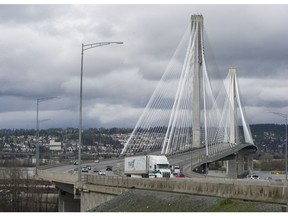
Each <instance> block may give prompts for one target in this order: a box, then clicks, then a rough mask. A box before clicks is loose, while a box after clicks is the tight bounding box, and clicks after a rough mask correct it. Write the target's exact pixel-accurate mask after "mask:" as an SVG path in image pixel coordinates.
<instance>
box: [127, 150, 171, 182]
mask: <svg viewBox="0 0 288 216" xmlns="http://www.w3.org/2000/svg"><path fill="white" fill-rule="evenodd" d="M124 174H125V175H126V176H128V177H140V178H163V177H167V178H170V177H173V174H172V173H171V170H170V164H169V161H168V159H167V157H166V156H164V155H139V156H130V157H125V159H124Z"/></svg>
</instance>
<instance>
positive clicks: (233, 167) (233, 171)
mask: <svg viewBox="0 0 288 216" xmlns="http://www.w3.org/2000/svg"><path fill="white" fill-rule="evenodd" d="M226 174H227V176H228V177H229V178H237V162H236V158H234V159H231V160H227V161H226Z"/></svg>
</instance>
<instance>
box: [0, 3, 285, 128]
mask: <svg viewBox="0 0 288 216" xmlns="http://www.w3.org/2000/svg"><path fill="white" fill-rule="evenodd" d="M287 11H288V6H287V5H196V4H194V5H129V4H125V5H97V4H94V5H3V4H2V5H0V32H1V34H0V49H1V52H0V128H35V127H36V99H37V98H44V97H50V96H59V97H61V99H54V100H49V101H45V102H41V103H40V106H39V119H40V120H44V119H49V121H43V122H41V123H40V128H51V127H64V128H65V127H78V122H79V86H80V85H79V83H80V57H81V55H80V54H81V44H82V43H85V44H87V43H94V42H105V41H123V42H124V44H123V45H115V44H113V45H110V46H103V47H98V48H95V49H91V50H87V51H85V53H84V83H83V97H84V100H83V127H84V128H89V127H134V126H135V124H136V122H137V120H138V118H139V117H140V115H141V112H142V111H143V108H144V107H145V105H146V103H147V101H148V99H149V98H150V96H151V94H152V93H153V90H154V89H155V87H156V85H157V83H158V81H159V80H160V78H161V76H162V74H163V73H164V71H165V68H166V66H167V64H168V63H169V60H170V59H171V57H172V55H173V53H174V51H175V50H176V47H177V45H178V43H179V42H180V40H181V38H182V36H183V34H184V32H185V30H186V28H187V26H188V25H189V23H190V16H191V15H193V14H202V15H203V16H204V26H205V31H206V34H207V36H208V38H209V46H210V47H211V51H212V52H213V55H214V58H215V62H216V64H217V66H218V68H219V71H220V72H221V73H223V74H225V76H226V74H227V72H228V68H229V67H236V68H237V76H238V79H239V80H238V81H239V85H240V91H241V96H242V98H241V99H242V103H243V104H244V105H245V109H246V113H247V117H248V122H249V123H250V124H258V123H283V119H281V118H280V117H278V116H275V115H272V114H267V113H266V111H268V110H270V111H275V112H281V113H287V107H288V85H287V84H288V83H287V80H288V41H287V38H288V28H287V20H288V13H287Z"/></svg>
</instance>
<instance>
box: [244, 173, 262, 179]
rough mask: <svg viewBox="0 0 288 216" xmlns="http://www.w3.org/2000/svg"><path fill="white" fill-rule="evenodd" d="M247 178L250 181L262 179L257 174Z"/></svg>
mask: <svg viewBox="0 0 288 216" xmlns="http://www.w3.org/2000/svg"><path fill="white" fill-rule="evenodd" d="M247 178H248V179H260V177H259V176H258V175H255V174H253V175H247Z"/></svg>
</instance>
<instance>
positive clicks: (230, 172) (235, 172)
mask: <svg viewBox="0 0 288 216" xmlns="http://www.w3.org/2000/svg"><path fill="white" fill-rule="evenodd" d="M246 174H247V171H246V170H245V157H244V155H243V154H240V153H238V154H236V155H235V156H234V157H232V158H231V159H230V160H227V161H226V175H227V176H228V177H229V178H238V177H244V176H245V175H246Z"/></svg>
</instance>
